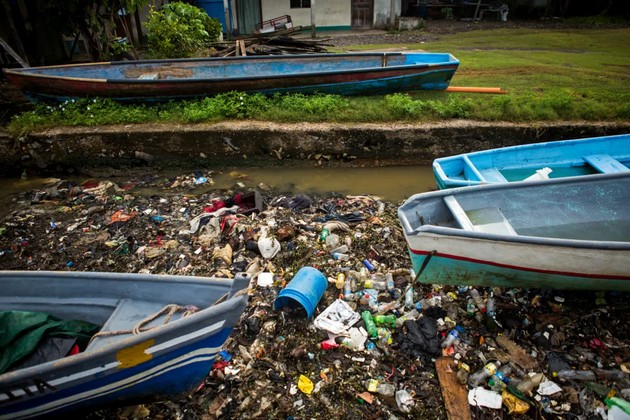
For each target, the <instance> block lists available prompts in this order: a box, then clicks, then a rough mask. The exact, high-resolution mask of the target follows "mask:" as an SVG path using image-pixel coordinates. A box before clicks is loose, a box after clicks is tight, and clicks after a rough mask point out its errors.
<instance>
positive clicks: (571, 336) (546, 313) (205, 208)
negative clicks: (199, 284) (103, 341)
mask: <svg viewBox="0 0 630 420" xmlns="http://www.w3.org/2000/svg"><path fill="white" fill-rule="evenodd" d="M212 176H213V174H212V173H211V172H209V173H203V172H200V173H195V174H189V175H182V176H178V177H171V178H168V177H164V176H158V175H151V176H145V177H139V178H138V179H134V180H129V181H125V182H113V181H111V180H101V181H86V182H83V183H80V184H79V183H77V182H73V181H69V180H52V181H51V183H50V184H49V185H48V186H47V187H46V188H41V189H38V190H35V191H32V192H29V193H24V194H22V195H20V196H19V197H17V198H16V199H15V200H14V201H13V203H12V204H11V205H10V206H8V207H6V208H5V209H4V214H5V216H4V217H3V219H2V220H1V222H0V268H1V269H3V270H77V271H115V272H150V273H168V274H181V275H205V276H216V277H226V278H229V277H233V276H234V274H235V273H237V272H248V273H249V274H250V275H251V276H252V277H251V278H252V283H251V285H250V292H249V294H250V303H249V306H248V308H247V309H246V311H245V313H244V314H243V316H242V318H241V320H240V323H239V326H238V327H237V328H236V329H235V330H234V331H233V333H232V336H231V337H230V338H229V339H228V341H227V342H226V345H225V347H224V349H223V350H222V351H221V353H220V354H219V355H218V356H217V359H216V360H215V362H214V364H213V366H212V370H211V371H210V374H209V375H208V377H207V379H206V381H205V382H204V383H203V384H201V385H200V387H199V389H198V390H197V391H196V392H195V393H193V394H192V395H188V396H183V397H182V398H181V399H180V400H177V401H161V402H156V403H152V404H146V405H138V406H135V407H126V408H120V409H108V410H101V411H98V412H95V413H91V414H88V415H87V416H86V417H87V418H102V417H107V418H130V417H135V418H146V417H168V418H172V417H177V418H180V417H183V416H186V417H187V418H201V417H203V418H232V417H247V418H258V417H265V418H332V417H341V416H343V417H347V418H392V419H394V418H401V419H402V418H423V419H425V418H426V419H430V418H440V419H442V418H461V419H466V418H512V417H514V418H517V417H518V418H522V419H528V418H532V419H536V418H584V419H586V418H601V419H622V418H629V417H630V405H629V404H628V401H630V376H629V374H628V372H629V371H630V357H629V356H630V351H629V347H628V345H629V343H630V336H629V334H628V333H629V329H628V321H627V318H626V314H627V310H628V300H627V299H626V295H625V294H623V293H614V292H606V293H603V292H568V291H566V292H563V291H551V290H541V289H509V290H508V289H500V288H479V287H475V286H474V285H465V284H462V285H461V286H459V287H452V286H442V285H433V284H430V279H425V278H423V277H422V273H414V272H413V271H412V270H410V268H409V267H410V261H409V256H408V254H407V250H406V247H405V242H404V238H403V235H402V230H401V228H400V226H399V224H398V219H397V216H396V209H397V204H396V203H391V202H387V201H384V200H381V199H380V198H379V197H375V196H370V195H360V196H340V195H338V194H334V193H331V194H329V195H327V196H325V197H315V196H309V195H307V194H290V193H288V194H287V193H283V192H279V191H273V190H272V189H270V188H269V187H265V186H263V185H261V186H259V188H258V189H256V190H255V191H254V190H246V189H245V188H244V185H243V184H242V183H240V182H239V181H238V178H235V183H234V187H233V188H231V189H228V190H213V189H212Z"/></svg>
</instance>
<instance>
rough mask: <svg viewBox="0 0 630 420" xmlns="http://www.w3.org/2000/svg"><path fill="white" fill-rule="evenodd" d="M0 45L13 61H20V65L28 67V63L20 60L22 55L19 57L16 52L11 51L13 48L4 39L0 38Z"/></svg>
mask: <svg viewBox="0 0 630 420" xmlns="http://www.w3.org/2000/svg"><path fill="white" fill-rule="evenodd" d="M0 45H1V46H2V48H4V49H5V50H6V52H8V53H9V55H10V56H11V57H13V58H14V59H15V61H17V62H18V63H20V66H22V67H30V66H29V65H28V63H27V62H26V61H24V60H22V57H20V56H19V54H18V53H16V52H15V51H13V48H11V46H10V45H9V44H7V43H6V41H5V40H4V39H2V38H0Z"/></svg>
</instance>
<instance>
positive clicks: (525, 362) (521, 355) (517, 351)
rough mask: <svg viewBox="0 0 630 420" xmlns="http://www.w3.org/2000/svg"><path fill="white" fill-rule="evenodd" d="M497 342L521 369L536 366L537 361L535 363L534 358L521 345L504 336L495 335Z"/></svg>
mask: <svg viewBox="0 0 630 420" xmlns="http://www.w3.org/2000/svg"><path fill="white" fill-rule="evenodd" d="M497 344H498V345H499V346H501V347H503V348H504V349H505V350H507V352H508V353H509V354H510V358H511V359H512V361H513V362H514V363H516V364H517V365H519V366H520V367H522V368H523V369H525V370H530V369H534V368H536V366H538V363H536V359H534V358H533V357H532V356H530V355H529V354H528V353H527V352H526V351H525V349H523V348H522V347H521V346H519V345H518V344H516V343H515V342H513V341H512V340H510V339H509V338H507V337H506V336H504V335H499V336H498V337H497Z"/></svg>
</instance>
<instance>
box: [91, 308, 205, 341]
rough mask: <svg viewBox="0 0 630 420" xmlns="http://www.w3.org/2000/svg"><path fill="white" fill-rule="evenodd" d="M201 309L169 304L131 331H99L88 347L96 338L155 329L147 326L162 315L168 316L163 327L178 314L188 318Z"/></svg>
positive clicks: (136, 333)
mask: <svg viewBox="0 0 630 420" xmlns="http://www.w3.org/2000/svg"><path fill="white" fill-rule="evenodd" d="M198 310H199V309H198V308H197V307H195V306H191V305H188V306H180V305H175V304H169V305H166V306H165V307H163V308H162V309H161V310H160V311H158V312H156V313H154V314H153V315H151V316H148V317H146V318H145V319H143V320H142V321H140V322H138V324H136V326H135V327H134V328H133V329H131V330H117V331H99V332H97V333H96V334H94V335H93V336H92V338H90V341H89V343H88V346H89V345H90V344H91V343H92V341H93V340H94V339H95V338H96V337H109V336H113V335H123V334H134V335H138V334H140V333H141V332H143V331H149V330H151V329H153V328H155V327H145V325H146V324H148V323H150V322H151V321H154V320H156V319H157V318H159V317H160V316H162V315H166V318H165V319H164V322H163V323H162V325H165V324H167V323H168V322H169V321H170V320H171V317H172V316H173V315H174V314H175V313H177V312H182V318H184V317H187V316H188V315H191V314H194V313H195V312H197V311H198Z"/></svg>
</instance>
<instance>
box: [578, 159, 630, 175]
mask: <svg viewBox="0 0 630 420" xmlns="http://www.w3.org/2000/svg"><path fill="white" fill-rule="evenodd" d="M584 160H585V161H586V162H588V163H589V164H590V165H591V166H592V167H593V168H595V169H597V170H598V171H599V172H601V173H604V174H610V173H614V172H628V171H630V169H629V168H627V167H626V166H624V165H623V164H622V163H621V162H619V161H618V160H617V159H615V158H613V157H612V156H609V155H590V156H584Z"/></svg>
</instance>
